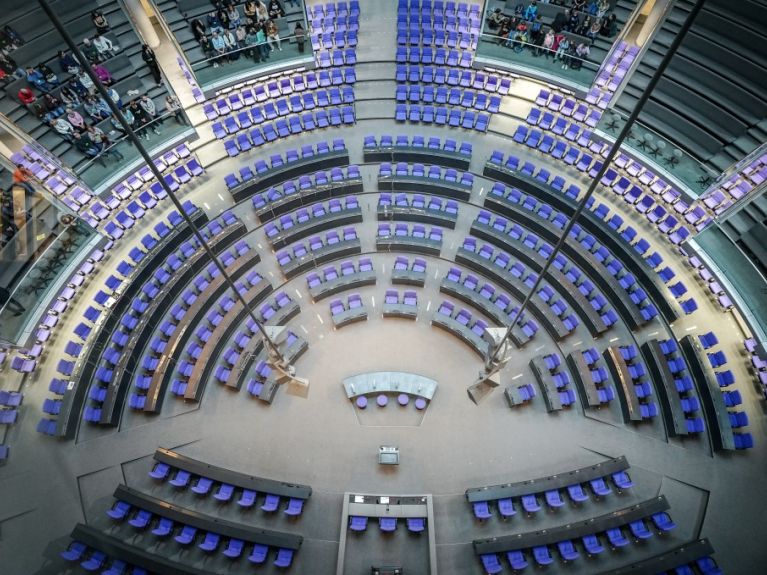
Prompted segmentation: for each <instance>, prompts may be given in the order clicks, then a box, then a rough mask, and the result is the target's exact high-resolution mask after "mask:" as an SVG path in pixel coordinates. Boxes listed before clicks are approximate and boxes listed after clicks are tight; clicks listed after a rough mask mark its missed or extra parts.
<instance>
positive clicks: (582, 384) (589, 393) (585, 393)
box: [566, 351, 602, 407]
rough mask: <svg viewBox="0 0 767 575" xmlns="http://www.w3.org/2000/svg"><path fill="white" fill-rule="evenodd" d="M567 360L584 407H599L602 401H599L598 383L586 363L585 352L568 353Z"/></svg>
mask: <svg viewBox="0 0 767 575" xmlns="http://www.w3.org/2000/svg"><path fill="white" fill-rule="evenodd" d="M566 361H567V366H568V367H569V368H570V373H571V374H572V376H573V380H574V383H575V387H576V388H578V394H579V395H580V396H581V401H582V403H583V405H584V407H597V406H599V405H601V404H602V402H601V401H599V393H598V392H597V384H596V383H594V380H592V379H591V368H589V366H588V365H586V360H585V359H583V353H581V352H580V351H574V352H572V353H570V354H568V356H567V359H566Z"/></svg>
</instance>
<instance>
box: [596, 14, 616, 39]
mask: <svg viewBox="0 0 767 575" xmlns="http://www.w3.org/2000/svg"><path fill="white" fill-rule="evenodd" d="M599 33H600V35H602V36H606V37H608V38H612V37H613V36H615V35H616V34H617V33H618V17H617V16H616V15H615V14H610V15H609V16H608V17H607V18H603V19H602V27H601V28H600V29H599Z"/></svg>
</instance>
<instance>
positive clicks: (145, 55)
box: [141, 44, 162, 86]
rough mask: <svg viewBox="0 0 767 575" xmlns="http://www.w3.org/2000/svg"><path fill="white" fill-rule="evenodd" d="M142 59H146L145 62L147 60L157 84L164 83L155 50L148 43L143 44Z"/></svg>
mask: <svg viewBox="0 0 767 575" xmlns="http://www.w3.org/2000/svg"><path fill="white" fill-rule="evenodd" d="M141 59H142V60H144V62H146V65H147V66H148V67H149V70H150V71H151V72H152V77H153V78H154V83H155V84H157V85H158V86H159V85H160V84H162V74H161V73H160V65H159V64H158V63H157V58H155V55H154V50H152V49H151V48H150V47H149V46H148V45H146V44H142V45H141Z"/></svg>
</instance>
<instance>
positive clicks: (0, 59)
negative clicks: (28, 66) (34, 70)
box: [0, 52, 25, 78]
mask: <svg viewBox="0 0 767 575" xmlns="http://www.w3.org/2000/svg"><path fill="white" fill-rule="evenodd" d="M0 70H2V71H3V72H5V73H6V74H7V75H8V76H10V75H14V76H16V77H17V78H23V77H24V76H25V73H24V70H22V69H21V68H19V65H18V64H17V63H16V60H14V59H13V58H11V57H10V56H8V55H7V54H3V53H2V52H0Z"/></svg>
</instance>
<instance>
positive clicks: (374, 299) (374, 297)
mask: <svg viewBox="0 0 767 575" xmlns="http://www.w3.org/2000/svg"><path fill="white" fill-rule="evenodd" d="M370 299H371V301H372V302H373V307H375V306H376V296H374V295H373V296H370Z"/></svg>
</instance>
